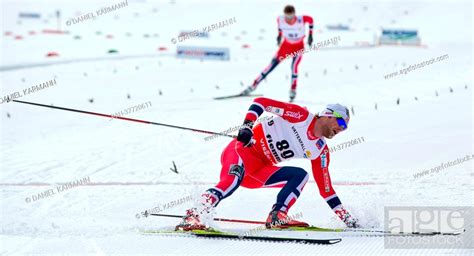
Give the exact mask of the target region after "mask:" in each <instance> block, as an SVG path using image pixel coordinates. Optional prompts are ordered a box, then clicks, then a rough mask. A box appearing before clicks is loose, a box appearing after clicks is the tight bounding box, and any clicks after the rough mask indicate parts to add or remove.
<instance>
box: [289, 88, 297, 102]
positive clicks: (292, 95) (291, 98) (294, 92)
mask: <svg viewBox="0 0 474 256" xmlns="http://www.w3.org/2000/svg"><path fill="white" fill-rule="evenodd" d="M295 97H296V90H290V102H293V101H294V100H295Z"/></svg>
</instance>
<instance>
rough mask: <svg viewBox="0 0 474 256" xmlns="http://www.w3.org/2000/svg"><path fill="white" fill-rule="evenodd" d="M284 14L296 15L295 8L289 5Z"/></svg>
mask: <svg viewBox="0 0 474 256" xmlns="http://www.w3.org/2000/svg"><path fill="white" fill-rule="evenodd" d="M283 13H295V7H294V6H293V5H287V6H285V8H284V9H283Z"/></svg>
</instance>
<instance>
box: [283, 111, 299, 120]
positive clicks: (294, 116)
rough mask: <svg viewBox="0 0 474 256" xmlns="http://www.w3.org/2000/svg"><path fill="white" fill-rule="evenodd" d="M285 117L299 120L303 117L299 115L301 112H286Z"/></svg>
mask: <svg viewBox="0 0 474 256" xmlns="http://www.w3.org/2000/svg"><path fill="white" fill-rule="evenodd" d="M285 116H289V117H293V118H296V119H298V120H299V119H301V117H303V114H301V112H291V111H286V112H285Z"/></svg>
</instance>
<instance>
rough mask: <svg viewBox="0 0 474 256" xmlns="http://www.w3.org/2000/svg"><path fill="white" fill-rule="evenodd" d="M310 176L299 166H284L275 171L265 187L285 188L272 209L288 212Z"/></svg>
mask: <svg viewBox="0 0 474 256" xmlns="http://www.w3.org/2000/svg"><path fill="white" fill-rule="evenodd" d="M308 178H309V176H308V173H307V172H306V171H305V170H304V169H302V168H298V167H291V166H284V167H281V168H280V169H279V170H278V171H276V172H275V173H273V174H272V176H270V178H269V179H268V180H267V181H266V182H265V187H280V186H283V188H282V189H281V190H280V192H279V193H278V195H277V200H276V203H275V204H274V205H273V209H272V210H274V211H284V212H287V211H288V210H289V209H290V207H291V206H292V205H293V204H294V203H295V202H296V200H297V199H298V197H299V196H300V194H301V192H302V191H303V188H304V186H305V184H306V182H307V181H308Z"/></svg>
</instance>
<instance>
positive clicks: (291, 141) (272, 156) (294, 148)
mask: <svg viewBox="0 0 474 256" xmlns="http://www.w3.org/2000/svg"><path fill="white" fill-rule="evenodd" d="M286 113H287V111H285V114H286ZM292 117H293V118H297V117H295V116H292ZM313 118H314V115H312V114H309V115H308V116H307V118H306V119H305V120H302V121H300V122H296V123H291V122H288V121H287V120H285V119H283V118H282V117H274V118H273V119H272V120H271V123H270V122H265V123H262V124H261V125H258V126H256V127H255V133H254V136H255V139H256V140H257V141H258V142H259V143H258V144H257V147H258V148H259V150H260V151H261V152H262V153H263V155H264V156H265V157H266V158H267V160H269V161H270V162H272V163H273V164H277V163H280V162H283V161H286V160H289V159H293V158H306V159H310V160H313V159H316V158H318V157H319V155H320V154H321V149H323V148H324V147H322V148H319V147H318V146H321V144H320V143H321V142H322V143H324V145H325V144H326V141H325V140H324V138H316V139H309V138H308V136H307V130H308V129H309V126H310V124H311V121H312V120H313ZM318 142H319V145H318Z"/></svg>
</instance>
